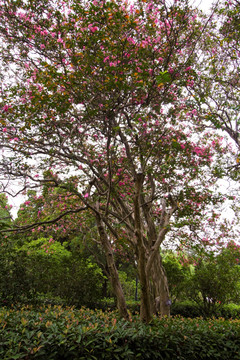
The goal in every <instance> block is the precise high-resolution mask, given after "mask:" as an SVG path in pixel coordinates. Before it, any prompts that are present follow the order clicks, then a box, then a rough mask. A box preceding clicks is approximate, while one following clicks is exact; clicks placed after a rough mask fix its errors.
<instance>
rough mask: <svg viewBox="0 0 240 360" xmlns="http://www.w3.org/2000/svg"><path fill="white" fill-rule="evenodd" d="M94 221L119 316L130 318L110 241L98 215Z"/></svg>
mask: <svg viewBox="0 0 240 360" xmlns="http://www.w3.org/2000/svg"><path fill="white" fill-rule="evenodd" d="M96 221H97V226H98V232H99V235H100V240H101V243H102V246H103V249H104V252H105V256H106V260H107V266H108V271H109V280H110V282H111V285H112V289H113V293H114V295H115V296H116V299H117V308H118V311H119V313H120V316H122V317H123V318H124V319H126V320H130V318H129V313H128V311H127V304H126V301H125V297H124V294H123V289H122V286H121V283H120V280H119V276H118V271H117V268H116V265H115V261H114V256H113V251H112V247H111V244H110V241H109V239H108V236H107V234H106V232H105V229H104V226H103V223H102V220H101V218H100V215H98V214H96Z"/></svg>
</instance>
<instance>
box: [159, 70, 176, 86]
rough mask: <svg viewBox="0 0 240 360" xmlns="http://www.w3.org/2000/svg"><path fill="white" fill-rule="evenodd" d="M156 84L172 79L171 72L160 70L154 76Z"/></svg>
mask: <svg viewBox="0 0 240 360" xmlns="http://www.w3.org/2000/svg"><path fill="white" fill-rule="evenodd" d="M156 80H157V84H158V85H160V84H166V83H169V82H170V81H171V80H172V77H171V74H169V72H168V71H164V72H161V73H160V74H159V75H158V76H156Z"/></svg>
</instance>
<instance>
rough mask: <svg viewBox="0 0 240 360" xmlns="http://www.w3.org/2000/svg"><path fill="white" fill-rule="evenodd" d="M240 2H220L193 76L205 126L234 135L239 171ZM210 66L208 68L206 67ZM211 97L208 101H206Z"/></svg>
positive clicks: (192, 98)
mask: <svg viewBox="0 0 240 360" xmlns="http://www.w3.org/2000/svg"><path fill="white" fill-rule="evenodd" d="M239 22H240V2H239V1H238V0H233V1H219V2H218V3H217V6H216V5H215V11H214V13H213V14H212V17H211V21H209V23H208V24H207V29H206V37H205V38H204V41H202V42H201V43H200V44H199V45H200V46H199V51H198V54H199V55H198V56H199V61H198V63H196V66H195V71H194V73H193V79H194V91H193V90H191V89H189V90H190V91H189V93H190V94H189V95H190V96H189V100H190V101H192V102H193V103H194V104H195V106H196V109H197V110H199V114H201V115H200V118H201V120H202V122H203V123H204V124H205V125H208V126H209V127H210V126H213V127H214V128H217V129H220V130H222V131H224V132H225V133H227V134H228V136H230V138H231V139H232V140H233V143H234V144H235V145H236V147H237V149H238V152H237V153H236V156H235V164H234V166H233V168H236V169H237V168H238V169H239V151H240V136H239V126H240V118H239V109H240V107H239V102H240V98H239V93H240V92H239V90H240V76H239V66H240V26H239ZM206 64H207V66H206ZM206 95H207V100H206Z"/></svg>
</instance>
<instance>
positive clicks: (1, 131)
mask: <svg viewBox="0 0 240 360" xmlns="http://www.w3.org/2000/svg"><path fill="white" fill-rule="evenodd" d="M207 25H208V22H207V20H206V24H205V25H204V22H203V21H199V19H198V18H197V11H196V10H194V9H191V8H190V7H189V6H188V3H187V2H186V1H179V2H176V3H175V4H174V5H171V6H168V5H167V4H166V3H165V1H157V0H155V1H151V2H147V1H146V2H143V1H136V2H134V4H132V5H130V4H128V3H126V2H120V1H92V2H88V3H84V2H79V1H62V2H60V3H55V2H54V1H43V0H41V1H35V2H34V4H33V3H32V2H31V1H21V0H19V1H13V2H12V3H11V4H9V2H8V1H5V0H3V1H1V22H0V34H1V41H0V44H1V55H2V59H3V60H2V64H1V66H2V72H1V77H2V79H3V85H2V92H1V114H0V123H1V127H0V136H1V147H4V149H5V150H4V153H3V154H2V160H1V172H2V173H3V174H5V175H6V177H7V178H8V179H9V181H11V180H14V179H21V178H22V179H23V188H22V190H23V191H25V190H26V189H27V188H32V189H37V188H38V187H41V186H43V185H44V186H47V187H52V188H59V189H62V190H64V191H65V192H66V194H65V197H64V206H63V207H61V206H60V208H59V212H58V214H57V213H56V210H55V211H54V214H53V217H52V219H49V220H48V221H50V222H55V221H58V220H59V219H60V218H62V217H63V216H64V215H69V214H71V213H79V212H84V211H86V210H88V211H91V212H92V214H93V216H94V218H95V222H96V225H97V228H98V233H99V239H100V241H101V244H102V248H103V249H104V252H105V255H106V259H107V265H108V269H109V274H110V280H111V283H112V287H113V290H114V292H115V295H116V297H117V303H118V309H119V311H120V313H121V315H122V316H123V317H125V318H128V313H127V309H126V303H125V299H124V295H123V291H122V288H121V284H120V281H119V277H118V273H117V269H116V265H115V262H114V253H113V246H112V244H113V242H118V241H120V238H121V237H122V234H124V241H125V243H126V244H127V247H128V248H129V249H131V251H132V252H133V254H134V255H135V259H136V261H137V264H138V272H139V279H140V283H141V318H142V320H144V321H146V322H148V321H150V319H151V316H152V313H153V311H154V302H155V299H157V303H158V304H160V313H161V314H162V315H168V314H169V308H170V306H169V305H170V299H169V291H168V285H167V278H166V275H165V271H164V268H163V266H162V261H161V256H160V252H159V248H160V246H161V245H162V243H163V241H164V240H165V238H166V235H167V233H169V232H170V231H171V228H172V225H173V224H175V226H178V227H181V226H183V225H186V224H187V225H189V226H190V225H192V224H195V226H199V224H200V223H201V221H202V220H203V219H205V217H206V216H208V212H207V209H208V207H209V205H211V204H215V205H217V204H218V202H221V201H222V200H223V199H222V197H221V196H220V195H218V194H217V193H213V191H212V188H213V186H215V184H216V181H217V177H216V176H215V175H216V174H215V169H216V166H215V164H216V163H217V162H218V161H220V158H221V159H223V158H224V157H225V156H227V154H225V153H226V150H225V149H224V148H223V147H222V145H221V140H220V137H219V136H218V135H217V134H216V131H215V129H210V130H209V129H205V128H204V127H203V126H202V124H201V122H199V119H200V115H199V113H198V111H197V110H196V108H195V107H194V106H193V102H192V101H189V99H188V96H186V94H187V93H188V92H189V90H190V89H193V85H194V82H193V67H194V64H196V61H197V59H198V53H196V51H197V50H198V49H199V47H200V45H199V43H201V42H202V41H203V34H204V30H205V28H207ZM207 95H208V94H206V99H205V97H203V99H202V101H203V102H204V101H206V102H207V101H208V100H209V97H207ZM196 135H197V136H196ZM71 175H74V176H71ZM73 197H74V199H75V200H74V202H73V201H71V198H73ZM76 199H78V201H76ZM68 200H69V201H68ZM45 221H46V219H45ZM40 225H41V224H40ZM36 226H39V223H35V224H33V225H31V224H30V226H29V227H28V226H25V229H26V228H30V227H36Z"/></svg>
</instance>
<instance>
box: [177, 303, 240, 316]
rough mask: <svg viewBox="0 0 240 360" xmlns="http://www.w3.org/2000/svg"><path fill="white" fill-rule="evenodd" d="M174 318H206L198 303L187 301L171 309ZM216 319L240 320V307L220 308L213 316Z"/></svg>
mask: <svg viewBox="0 0 240 360" xmlns="http://www.w3.org/2000/svg"><path fill="white" fill-rule="evenodd" d="M171 315H172V316H176V315H179V316H183V317H185V318H196V317H201V316H202V317H206V315H205V314H204V312H203V311H202V307H200V306H198V305H197V304H196V303H192V302H190V301H185V302H182V303H175V304H173V306H172V307H171ZM207 317H208V316H207ZM210 317H215V318H221V317H222V318H225V319H240V305H235V304H228V305H223V306H221V307H219V308H218V309H217V310H216V311H214V313H213V314H212V316H209V318H210Z"/></svg>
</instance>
